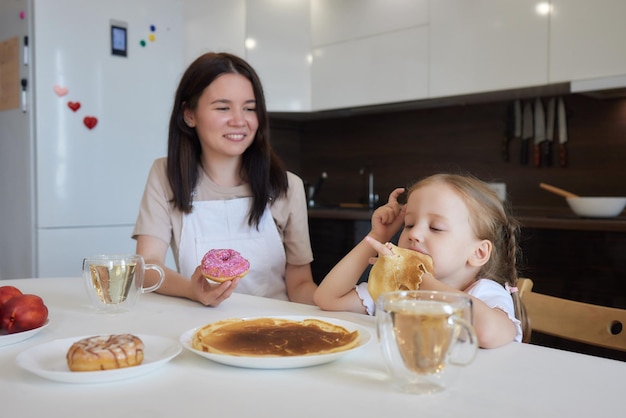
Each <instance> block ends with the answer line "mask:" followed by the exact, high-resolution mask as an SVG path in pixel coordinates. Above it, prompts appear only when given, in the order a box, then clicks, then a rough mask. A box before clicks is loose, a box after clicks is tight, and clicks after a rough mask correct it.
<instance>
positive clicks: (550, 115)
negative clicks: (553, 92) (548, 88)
mask: <svg viewBox="0 0 626 418" xmlns="http://www.w3.org/2000/svg"><path fill="white" fill-rule="evenodd" d="M546 114H547V120H546V141H545V142H544V143H543V155H542V157H541V158H542V160H543V162H544V163H545V165H547V166H548V167H549V166H551V165H552V143H553V142H554V121H555V120H556V100H555V99H554V97H551V98H550V100H548V109H547V111H546Z"/></svg>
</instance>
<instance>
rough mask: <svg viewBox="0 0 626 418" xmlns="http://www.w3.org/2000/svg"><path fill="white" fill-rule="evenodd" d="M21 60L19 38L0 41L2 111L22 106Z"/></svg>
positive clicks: (0, 108) (0, 106)
mask: <svg viewBox="0 0 626 418" xmlns="http://www.w3.org/2000/svg"><path fill="white" fill-rule="evenodd" d="M19 62H20V51H19V39H18V38H17V37H15V38H11V39H8V40H6V41H3V42H0V111H1V110H9V109H16V108H19V107H20V88H21V86H20V66H19Z"/></svg>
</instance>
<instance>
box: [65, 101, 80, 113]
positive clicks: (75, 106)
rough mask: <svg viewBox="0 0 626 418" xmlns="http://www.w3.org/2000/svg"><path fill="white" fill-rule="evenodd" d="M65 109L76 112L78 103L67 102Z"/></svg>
mask: <svg viewBox="0 0 626 418" xmlns="http://www.w3.org/2000/svg"><path fill="white" fill-rule="evenodd" d="M67 107H69V108H70V109H72V111H74V112H76V111H77V110H78V109H80V102H68V103H67Z"/></svg>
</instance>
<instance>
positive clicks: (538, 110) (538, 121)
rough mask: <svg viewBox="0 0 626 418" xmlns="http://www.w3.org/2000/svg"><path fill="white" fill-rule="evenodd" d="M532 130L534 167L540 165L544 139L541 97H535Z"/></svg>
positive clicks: (544, 120) (544, 122) (544, 127)
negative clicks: (533, 135)
mask: <svg viewBox="0 0 626 418" xmlns="http://www.w3.org/2000/svg"><path fill="white" fill-rule="evenodd" d="M534 121H535V126H534V131H535V141H534V142H535V154H534V157H535V158H534V161H535V167H541V148H542V147H543V145H544V144H543V143H544V142H545V140H546V116H545V114H544V113H543V104H542V103H541V99H539V98H537V99H535V113H534Z"/></svg>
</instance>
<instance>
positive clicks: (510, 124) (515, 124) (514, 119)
mask: <svg viewBox="0 0 626 418" xmlns="http://www.w3.org/2000/svg"><path fill="white" fill-rule="evenodd" d="M521 136H522V105H521V103H520V101H519V100H515V101H513V102H511V103H509V105H508V106H507V109H506V121H505V127H504V138H502V159H504V161H509V159H510V153H509V144H510V143H511V140H513V139H515V138H520V137H521Z"/></svg>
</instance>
